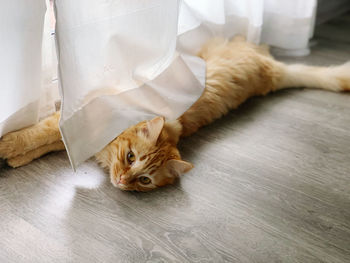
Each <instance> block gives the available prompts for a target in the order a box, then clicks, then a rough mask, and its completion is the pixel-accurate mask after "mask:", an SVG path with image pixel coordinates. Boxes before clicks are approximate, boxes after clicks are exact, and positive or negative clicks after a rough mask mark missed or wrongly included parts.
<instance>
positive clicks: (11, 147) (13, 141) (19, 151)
mask: <svg viewBox="0 0 350 263" xmlns="http://www.w3.org/2000/svg"><path fill="white" fill-rule="evenodd" d="M59 117H60V116H59V113H58V112H57V113H55V114H54V115H52V116H50V117H48V118H46V119H44V120H42V121H40V122H39V123H37V124H35V125H33V126H30V127H28V128H24V129H21V130H19V131H15V132H10V133H8V134H6V135H4V136H3V137H2V138H1V139H0V158H3V159H11V158H14V157H16V156H19V155H24V154H26V153H28V152H30V151H33V150H35V149H37V148H39V147H41V146H44V145H49V144H52V143H55V142H58V141H60V140H61V135H60V131H59V128H58V122H59Z"/></svg>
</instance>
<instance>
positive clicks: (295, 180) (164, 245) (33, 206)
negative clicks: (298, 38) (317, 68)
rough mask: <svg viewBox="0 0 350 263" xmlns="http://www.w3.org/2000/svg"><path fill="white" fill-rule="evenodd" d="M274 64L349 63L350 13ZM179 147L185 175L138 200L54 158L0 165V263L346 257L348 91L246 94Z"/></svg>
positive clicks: (92, 170)
mask: <svg viewBox="0 0 350 263" xmlns="http://www.w3.org/2000/svg"><path fill="white" fill-rule="evenodd" d="M282 60H284V61H287V62H288V63H292V62H296V61H297V62H305V63H308V64H317V65H330V64H340V63H343V62H345V61H347V60H350V14H348V15H347V16H343V17H341V18H338V19H336V20H333V21H332V22H330V23H328V24H325V25H323V26H321V27H318V28H317V30H316V38H315V41H314V47H313V49H312V54H311V55H310V56H308V57H305V58H299V59H291V58H289V59H286V58H283V59H282ZM349 74H350V72H349ZM181 150H182V153H183V157H184V159H186V160H189V161H191V162H193V163H194V164H195V169H193V170H192V171H191V172H190V173H189V174H187V175H186V176H184V177H183V178H182V179H181V181H180V182H178V183H177V184H176V185H174V186H170V187H166V188H163V189H160V190H157V191H154V192H150V193H130V192H122V191H120V190H118V189H116V188H114V187H113V186H112V185H111V184H110V183H109V180H108V178H107V176H106V174H105V173H104V172H103V171H101V169H100V168H99V167H98V166H97V165H96V164H95V163H94V162H93V161H92V160H91V161H88V162H86V163H85V164H83V165H82V166H81V167H80V169H79V171H78V172H77V173H76V174H74V173H73V172H72V170H71V167H70V165H69V161H68V159H67V156H66V154H65V153H64V152H61V153H56V154H49V155H47V156H45V157H44V158H42V159H40V160H37V161H35V162H33V163H31V164H30V165H28V166H25V167H22V168H19V169H9V168H5V169H3V170H1V172H0V173H1V176H0V262H16V263H17V262H113V263H115V262H268V263H270V262H303V263H306V262H332V263H336V262H350V94H345V93H343V94H336V93H332V92H326V91H319V90H301V89H295V90H288V91H282V92H278V93H275V94H272V95H269V96H267V97H264V98H254V99H251V100H250V101H248V102H247V103H246V104H244V105H243V106H242V107H241V108H240V109H239V110H237V111H234V112H232V113H231V114H229V115H228V116H227V117H225V118H223V119H222V120H219V121H217V122H215V123H214V124H213V125H210V126H209V127H206V128H203V129H201V130H200V131H199V132H198V133H197V134H196V135H194V136H192V137H190V138H188V139H186V140H184V141H182V143H181Z"/></svg>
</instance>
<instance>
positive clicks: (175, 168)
mask: <svg viewBox="0 0 350 263" xmlns="http://www.w3.org/2000/svg"><path fill="white" fill-rule="evenodd" d="M166 168H167V169H168V171H169V172H170V173H171V174H172V175H173V176H175V177H178V176H180V175H182V174H184V173H187V172H188V171H189V170H191V169H192V168H193V164H191V163H189V162H186V161H183V160H176V159H171V160H169V161H167V163H166Z"/></svg>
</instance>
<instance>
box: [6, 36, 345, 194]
mask: <svg viewBox="0 0 350 263" xmlns="http://www.w3.org/2000/svg"><path fill="white" fill-rule="evenodd" d="M198 55H199V56H200V57H202V58H203V59H204V60H205V61H206V66H207V70H206V72H207V75H206V87H205V90H204V92H203V94H202V96H201V97H200V98H199V99H198V100H197V101H196V102H195V103H194V104H193V105H192V107H191V108H190V109H189V110H187V111H186V112H185V113H184V114H183V115H182V116H180V117H179V118H178V119H177V120H175V121H170V122H164V119H163V118H162V117H157V118H154V119H153V120H150V121H144V122H141V123H139V124H137V125H134V126H132V127H130V128H128V129H126V130H125V131H124V132H123V133H122V134H120V135H119V136H118V137H117V138H116V139H115V140H113V141H112V142H111V143H110V144H108V145H107V146H106V147H105V148H104V149H103V150H102V151H101V152H99V153H97V154H96V159H97V161H98V162H99V163H100V164H101V166H102V167H104V168H106V169H108V170H109V173H110V177H111V182H112V183H113V185H115V186H117V187H119V188H121V189H123V190H138V191H148V190H151V189H154V188H156V187H158V186H163V185H166V184H170V183H172V182H173V181H174V179H175V178H177V177H178V176H179V175H180V174H183V173H185V172H187V171H189V170H190V169H191V168H192V164H190V163H188V162H185V161H183V160H181V157H180V154H179V151H178V150H177V148H176V145H177V143H178V141H179V138H180V137H181V136H188V135H190V134H192V133H194V132H195V131H197V130H198V128H200V127H201V126H204V125H207V124H209V123H211V122H213V121H214V120H215V119H217V118H220V117H221V116H222V115H224V114H226V113H227V112H228V111H229V110H231V109H234V108H236V107H238V106H239V105H240V104H241V103H243V102H244V101H245V100H246V99H248V98H249V97H252V96H255V95H265V94H267V93H269V92H271V91H275V90H279V89H283V88H289V87H308V88H322V89H327V90H332V91H349V90H350V64H349V63H347V64H344V65H341V66H335V67H328V68H326V67H312V66H306V65H286V64H283V63H281V62H278V61H276V60H274V59H273V58H272V57H271V56H270V54H269V52H268V49H267V48H266V47H264V46H256V45H253V44H249V43H247V42H245V41H244V39H242V38H241V37H236V38H235V39H234V40H232V41H226V40H223V39H213V40H211V41H209V42H208V43H207V44H206V45H204V46H203V47H202V49H201V51H200V52H199V54H198ZM58 120H59V113H56V114H55V115H53V116H51V117H49V118H47V119H45V120H43V121H41V122H40V123H38V124H36V125H34V126H32V127H29V128H25V129H22V130H20V131H17V132H12V133H9V134H7V135H5V136H4V137H3V138H2V140H0V157H2V158H4V159H7V162H8V164H9V165H10V166H13V167H18V166H21V165H24V164H27V163H29V162H30V161H32V160H33V159H35V158H38V157H40V156H41V155H43V154H45V153H47V152H50V151H56V150H63V149H64V145H63V143H62V141H61V136H60V133H59V129H58Z"/></svg>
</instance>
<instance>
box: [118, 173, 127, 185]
mask: <svg viewBox="0 0 350 263" xmlns="http://www.w3.org/2000/svg"><path fill="white" fill-rule="evenodd" d="M118 184H127V180H126V176H125V175H121V176H120V179H119V182H118Z"/></svg>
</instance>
